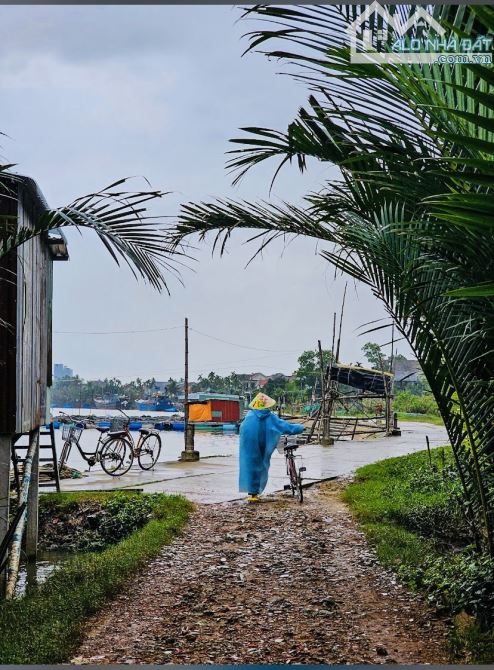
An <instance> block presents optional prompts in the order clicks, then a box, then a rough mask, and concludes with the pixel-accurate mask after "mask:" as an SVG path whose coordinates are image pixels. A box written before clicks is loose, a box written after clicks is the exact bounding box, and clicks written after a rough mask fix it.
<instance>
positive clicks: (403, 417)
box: [397, 412, 444, 426]
mask: <svg viewBox="0 0 494 670" xmlns="http://www.w3.org/2000/svg"><path fill="white" fill-rule="evenodd" d="M397 414H398V421H420V422H423V423H433V424H434V425H435V426H444V421H443V420H442V418H441V417H440V416H435V415H434V414H409V413H407V412H397Z"/></svg>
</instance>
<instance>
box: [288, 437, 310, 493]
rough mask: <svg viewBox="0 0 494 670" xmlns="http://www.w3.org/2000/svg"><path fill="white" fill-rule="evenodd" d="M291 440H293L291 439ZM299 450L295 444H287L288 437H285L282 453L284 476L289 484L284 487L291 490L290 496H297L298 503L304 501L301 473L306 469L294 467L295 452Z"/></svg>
mask: <svg viewBox="0 0 494 670" xmlns="http://www.w3.org/2000/svg"><path fill="white" fill-rule="evenodd" d="M292 439H293V438H292ZM298 448H299V445H298V444H297V443H296V442H295V443H294V442H289V440H288V437H287V436H285V439H284V443H283V453H284V455H285V462H286V474H287V475H288V476H289V478H290V483H289V484H287V485H286V486H285V489H291V491H292V496H295V494H296V495H297V498H298V500H299V502H301V503H302V502H303V501H304V489H303V487H302V472H305V471H306V469H307V468H305V467H304V466H301V467H299V469H298V470H297V467H296V465H295V459H296V458H297V456H295V451H296V450H297V449H298Z"/></svg>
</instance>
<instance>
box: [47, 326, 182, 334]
mask: <svg viewBox="0 0 494 670" xmlns="http://www.w3.org/2000/svg"><path fill="white" fill-rule="evenodd" d="M178 328H183V326H171V327H170V328H150V329H149V330H95V331H89V330H55V331H54V332H55V333H56V334H57V335H128V334H135V333H163V332H164V331H165V330H177V329H178Z"/></svg>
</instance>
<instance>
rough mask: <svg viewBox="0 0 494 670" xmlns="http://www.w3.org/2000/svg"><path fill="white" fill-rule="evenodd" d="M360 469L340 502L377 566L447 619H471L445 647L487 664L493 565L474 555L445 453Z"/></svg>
mask: <svg viewBox="0 0 494 670" xmlns="http://www.w3.org/2000/svg"><path fill="white" fill-rule="evenodd" d="M431 460H432V463H430V462H429V456H428V453H427V451H422V452H418V453H415V454H411V455H408V456H401V457H399V458H392V459H387V460H385V461H381V462H380V463H375V464H372V465H368V466H365V467H363V468H359V469H358V470H357V475H356V479H355V481H354V483H352V484H350V486H349V487H347V489H346V490H345V491H344V494H343V497H344V499H345V500H346V501H347V502H348V503H349V505H350V507H351V509H352V511H353V513H354V514H355V515H356V517H357V519H358V520H359V522H360V523H361V525H362V528H363V530H364V531H365V533H366V535H367V537H368V538H369V540H370V541H371V542H372V544H373V545H374V546H375V548H376V553H377V555H378V557H379V560H380V561H381V562H382V563H383V564H384V565H386V566H387V567H389V568H392V569H393V570H394V571H396V572H397V573H398V575H399V576H400V579H401V580H402V581H404V582H405V583H406V584H407V585H408V586H409V587H411V588H414V589H420V590H422V591H424V592H425V594H426V596H427V598H428V599H429V601H430V602H431V603H432V604H434V605H435V606H437V607H439V608H440V609H445V610H447V611H448V612H450V613H452V614H456V613H461V612H466V613H467V614H469V615H471V616H472V617H475V621H476V623H474V624H473V625H472V623H471V622H470V623H469V624H468V626H467V627H466V628H465V629H461V630H460V629H459V628H457V629H455V631H454V633H453V637H452V644H453V646H454V647H455V649H456V651H457V652H458V653H459V654H460V653H461V654H463V653H464V652H465V650H469V653H470V654H471V655H472V658H473V660H477V661H481V662H492V661H493V659H494V642H493V641H494V631H492V630H491V627H492V625H493V623H494V562H493V561H492V559H491V558H490V557H489V556H487V555H485V554H482V553H479V552H477V551H475V550H474V547H473V546H472V544H471V543H472V539H473V537H474V533H473V532H472V529H471V528H470V526H469V524H468V522H467V520H466V515H465V514H464V509H463V505H464V502H463V499H462V497H461V496H460V495H459V491H460V490H461V489H460V484H459V481H458V472H457V470H456V468H455V467H454V463H453V460H452V451H451V449H433V450H432V451H431Z"/></svg>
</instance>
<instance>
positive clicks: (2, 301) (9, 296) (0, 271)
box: [0, 191, 17, 434]
mask: <svg viewBox="0 0 494 670" xmlns="http://www.w3.org/2000/svg"><path fill="white" fill-rule="evenodd" d="M16 214H17V202H16V200H15V198H14V197H12V196H11V195H8V194H6V193H5V191H0V226H1V227H2V231H5V229H6V228H7V227H10V226H12V221H11V219H7V218H4V217H7V216H10V217H12V216H15V215H16ZM16 327H17V254H16V252H11V253H10V254H8V255H7V256H5V257H4V258H2V259H0V434H1V433H7V434H8V433H12V432H15V425H16V389H17V382H16V375H17V367H16V365H17V362H16V350H17V346H16Z"/></svg>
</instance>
